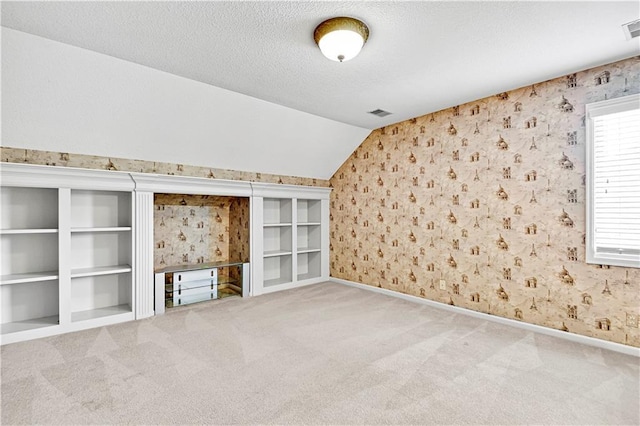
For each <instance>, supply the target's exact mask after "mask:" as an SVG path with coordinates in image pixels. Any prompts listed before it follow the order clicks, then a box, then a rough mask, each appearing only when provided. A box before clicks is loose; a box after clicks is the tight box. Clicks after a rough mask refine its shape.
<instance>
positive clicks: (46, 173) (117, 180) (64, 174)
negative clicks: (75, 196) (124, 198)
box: [0, 162, 135, 191]
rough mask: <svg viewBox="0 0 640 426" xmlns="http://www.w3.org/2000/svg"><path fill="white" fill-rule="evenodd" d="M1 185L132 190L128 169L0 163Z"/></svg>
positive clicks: (132, 183)
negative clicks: (124, 170)
mask: <svg viewBox="0 0 640 426" xmlns="http://www.w3.org/2000/svg"><path fill="white" fill-rule="evenodd" d="M0 177H1V178H2V186H21V187H34V188H71V189H88V190H100V191H133V189H134V187H135V183H134V182H133V180H132V179H131V175H130V173H129V172H119V171H115V170H114V171H111V170H94V169H81V168H73V167H58V166H40V165H34V164H19V163H4V162H3V163H0Z"/></svg>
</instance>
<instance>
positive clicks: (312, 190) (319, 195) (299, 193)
mask: <svg viewBox="0 0 640 426" xmlns="http://www.w3.org/2000/svg"><path fill="white" fill-rule="evenodd" d="M251 187H252V189H253V195H254V196H257V197H264V198H303V199H304V198H309V199H313V200H328V199H329V196H330V195H331V189H332V188H325V187H317V186H302V185H284V184H273V183H262V182H251Z"/></svg>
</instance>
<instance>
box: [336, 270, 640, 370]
mask: <svg viewBox="0 0 640 426" xmlns="http://www.w3.org/2000/svg"><path fill="white" fill-rule="evenodd" d="M330 281H331V282H334V283H337V284H343V285H348V286H351V287H357V288H361V289H363V290H369V291H373V292H375V293H381V294H385V295H387V296H392V297H397V298H398V299H403V300H407V301H409V302H414V303H421V304H423V305H427V306H431V307H433V308H437V309H442V310H445V311H450V312H454V313H456V314H461V315H467V316H470V317H474V318H479V319H483V320H487V321H492V322H496V323H499V324H504V325H509V326H512V327H517V328H521V329H523V330H527V331H533V332H535V333H540V334H546V335H548V336H554V337H559V338H561V339H565V340H569V341H571V342H575V343H581V344H583V345H588V346H594V347H597V348H601V349H607V350H610V351H615V352H619V353H622V354H625V355H631V356H635V357H639V358H640V348H636V347H633V346H627V345H623V344H620V343H615V342H609V341H607V340H602V339H596V338H595V337H588V336H582V335H580V334H574V333H567V332H565V331H562V330H556V329H553V328H548V327H543V326H540V325H536V324H529V323H527V322H521V321H516V320H513V319H510V318H503V317H499V316H496V315H490V314H485V313H484V312H477V311H472V310H470V309H465V308H461V307H459V306H451V305H447V304H446V303H440V302H435V301H433V300H429V299H423V298H421V297H417V296H412V295H410V294H404V293H400V292H397V291H392V290H387V289H385V288H379V287H373V286H370V285H366V284H361V283H357V282H354V281H347V280H343V279H340V278H333V277H331V278H330Z"/></svg>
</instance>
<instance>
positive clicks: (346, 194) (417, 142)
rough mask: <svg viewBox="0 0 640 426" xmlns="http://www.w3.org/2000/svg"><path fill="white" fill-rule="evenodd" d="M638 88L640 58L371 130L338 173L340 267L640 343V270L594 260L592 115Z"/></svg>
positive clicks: (333, 250)
mask: <svg viewBox="0 0 640 426" xmlns="http://www.w3.org/2000/svg"><path fill="white" fill-rule="evenodd" d="M639 90H640V58H638V57H634V58H630V59H627V60H624V61H620V62H617V63H614V64H610V65H606V66H603V67H598V68H595V69H591V70H587V71H583V72H578V73H575V74H570V75H567V76H564V77H561V78H556V79H554V80H550V81H546V82H543V83H540V84H534V85H532V86H528V87H524V88H521V89H518V90H513V91H509V92H504V93H500V94H498V95H495V96H491V97H488V98H485V99H481V100H478V101H475V102H470V103H467V104H464V105H459V106H454V107H452V108H449V109H446V110H443V111H439V112H435V113H433V114H427V115H425V116H422V117H418V118H414V119H411V120H408V121H404V122H401V123H398V124H395V125H391V126H387V127H384V128H380V129H377V130H375V131H373V132H372V133H371V134H370V136H369V137H368V138H367V139H366V140H365V141H364V142H363V143H362V144H361V145H360V146H359V147H358V148H357V149H356V150H355V152H354V153H353V154H352V155H351V157H350V158H349V159H347V161H345V163H344V164H343V165H342V166H341V168H340V169H339V170H338V171H337V172H336V173H335V174H334V176H333V177H332V178H331V180H330V185H331V186H332V187H333V188H334V189H333V191H332V195H331V226H330V233H331V235H330V241H331V246H330V256H331V258H330V267H331V275H332V276H333V277H337V278H342V279H345V280H350V281H355V282H359V283H363V284H368V285H371V286H376V287H382V288H385V289H390V290H394V291H398V292H402V293H407V294H411V295H415V296H418V297H423V298H427V299H431V300H435V301H439V302H442V303H448V304H451V305H456V306H460V307H464V308H467V309H471V310H474V311H480V312H486V313H490V314H493V315H499V316H502V317H506V318H512V319H516V320H519V321H525V322H529V323H533V324H538V325H542V326H546V327H551V328H555V329H561V330H565V331H568V332H572V333H578V334H582V335H586V336H592V337H597V338H601V339H606V340H610V341H614V342H618V343H623V344H627V345H632V346H640V329H639V328H638V317H639V316H640V270H639V269H633V268H621V267H608V266H602V265H588V264H586V263H585V117H584V116H585V104H587V103H590V102H595V101H600V100H604V99H610V98H615V97H621V96H625V95H629V94H633V93H638V91H639ZM639 184H640V183H639ZM441 280H444V281H445V287H446V288H445V289H444V290H441V289H440V281H441Z"/></svg>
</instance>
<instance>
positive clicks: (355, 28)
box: [313, 16, 369, 62]
mask: <svg viewBox="0 0 640 426" xmlns="http://www.w3.org/2000/svg"><path fill="white" fill-rule="evenodd" d="M313 38H314V40H315V41H316V44H317V45H318V47H319V48H320V51H321V52H322V54H323V55H324V56H326V57H327V58H329V59H331V60H332V61H338V62H344V61H348V60H349V59H352V58H355V57H356V56H357V55H358V53H360V50H361V49H362V46H364V44H365V42H366V41H367V39H368V38H369V28H367V25H366V24H365V23H364V22H362V21H359V20H357V19H355V18H348V17H345V16H340V17H337V18H331V19H327V20H326V21H324V22H322V23H321V24H320V25H318V26H317V27H316V30H315V31H314V32H313Z"/></svg>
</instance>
